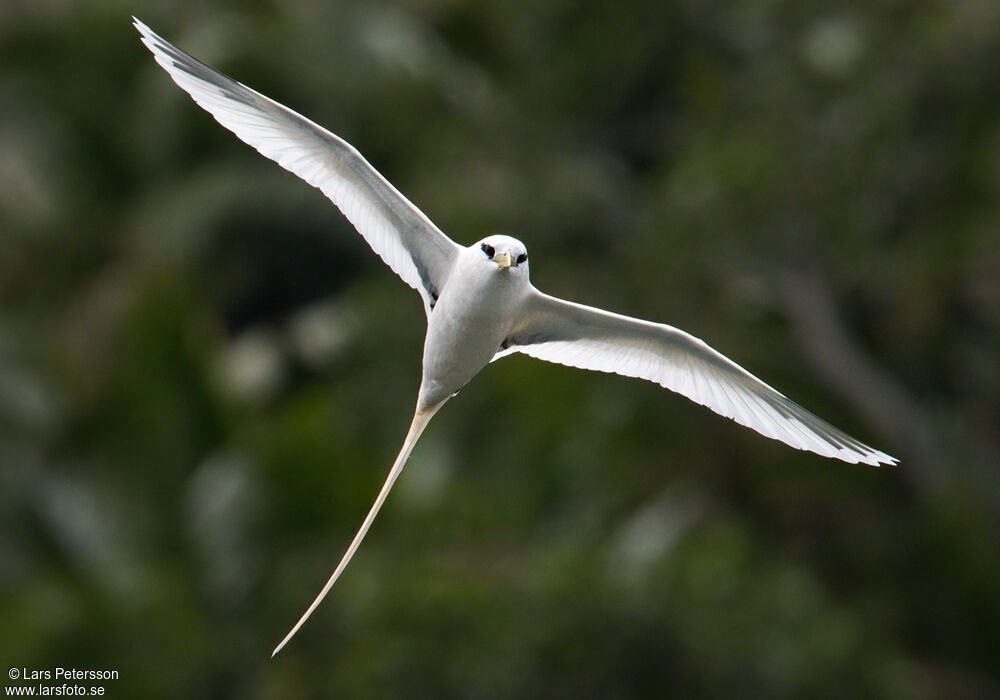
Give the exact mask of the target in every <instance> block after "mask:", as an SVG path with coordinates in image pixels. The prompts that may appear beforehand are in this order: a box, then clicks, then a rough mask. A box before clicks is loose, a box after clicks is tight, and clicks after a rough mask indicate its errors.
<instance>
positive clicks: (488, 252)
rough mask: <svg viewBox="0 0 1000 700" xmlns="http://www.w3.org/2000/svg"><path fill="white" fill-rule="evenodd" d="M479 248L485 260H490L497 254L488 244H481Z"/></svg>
mask: <svg viewBox="0 0 1000 700" xmlns="http://www.w3.org/2000/svg"><path fill="white" fill-rule="evenodd" d="M479 247H480V248H482V249H483V252H484V253H486V257H487V258H492V257H493V256H494V255H495V254H496V252H497V251H496V249H495V248H494V247H493V246H491V245H490V244H489V243H483V244H482V245H481V246H479Z"/></svg>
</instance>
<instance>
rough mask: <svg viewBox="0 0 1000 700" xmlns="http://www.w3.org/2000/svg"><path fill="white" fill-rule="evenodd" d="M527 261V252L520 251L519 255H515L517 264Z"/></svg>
mask: <svg viewBox="0 0 1000 700" xmlns="http://www.w3.org/2000/svg"><path fill="white" fill-rule="evenodd" d="M527 261H528V254H527V253H521V254H520V255H518V256H517V264H518V265H522V264H524V263H526V262H527Z"/></svg>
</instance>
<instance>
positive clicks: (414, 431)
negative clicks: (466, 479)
mask: <svg viewBox="0 0 1000 700" xmlns="http://www.w3.org/2000/svg"><path fill="white" fill-rule="evenodd" d="M442 405H444V402H442V403H439V404H438V405H436V406H432V407H431V408H428V409H426V410H423V411H421V410H420V409H419V408H418V409H417V412H416V413H414V415H413V422H412V423H410V430H409V432H408V433H407V434H406V440H404V441H403V448H402V449H401V450H400V451H399V455H398V456H397V457H396V461H395V462H394V463H393V465H392V469H390V470H389V476H387V477H386V478H385V483H384V484H382V490H381V491H379V492H378V496H377V497H376V498H375V503H373V504H372V507H371V510H369V511H368V517H366V518H365V521H364V522H363V523H361V529H359V530H358V534H356V535H355V536H354V539H353V540H352V541H351V545H350V546H349V547H348V548H347V551H346V552H344V556H343V557H342V558H341V560H340V563H339V564H337V568H336V569H334V572H333V574H331V575H330V578H329V580H328V581H327V582H326V585H325V586H323V590H321V591H320V592H319V595H318V596H316V600H314V601H313V602H312V605H310V606H309V608H308V609H307V610H306V611H305V612H304V613H302V617H300V618H299V621H298V622H296V623H295V626H294V627H292V629H291V631H290V632H289V633H288V634H286V635H285V638H284V639H282V640H281V644H279V645H278V646H276V647H275V648H274V651H273V652H271V657H272V658H273V657H274V655H275V654H277V653H278V652H279V651H281V650H282V649H283V648H284V646H285V645H286V644H288V642H289V641H290V640H291V638H292V637H294V636H295V633H296V632H298V631H299V628H300V627H302V625H303V624H305V621H306V620H308V619H309V616H310V615H312V614H313V611H314V610H316V608H317V607H319V604H320V603H321V602H323V599H324V598H325V597H326V594H327V593H329V592H330V589H331V588H333V584H334V583H336V582H337V579H338V578H340V575H341V574H342V573H343V572H344V569H346V568H347V565H348V564H349V563H350V561H351V558H352V557H353V556H354V553H355V552H356V551H358V546H359V545H360V544H361V540H363V539H364V538H365V535H366V534H368V528H370V527H371V525H372V523H373V522H374V521H375V516H376V515H378V512H379V510H380V509H381V508H382V504H383V503H385V497H386V496H388V495H389V491H390V490H391V489H392V485H393V484H395V483H396V478H397V477H398V476H399V474H400V472H402V471H403V467H404V466H405V465H406V460H407V459H409V457H410V452H412V451H413V446H414V445H416V444H417V440H418V439H419V438H420V434H421V433H422V432H424V428H426V427H427V424H428V423H429V422H430V420H431V418H433V417H434V414H435V413H437V411H438V409H439V408H441V406H442Z"/></svg>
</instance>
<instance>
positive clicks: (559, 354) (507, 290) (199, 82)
mask: <svg viewBox="0 0 1000 700" xmlns="http://www.w3.org/2000/svg"><path fill="white" fill-rule="evenodd" d="M133 20H134V24H135V27H136V29H138V30H139V32H140V33H141V34H142V42H143V43H144V44H145V45H146V46H147V47H148V48H149V50H150V51H152V53H153V56H154V57H155V58H156V62H157V63H159V64H160V66H162V67H163V69H164V70H166V71H167V73H168V74H169V75H170V77H171V78H172V79H173V81H174V82H175V83H177V85H179V86H180V87H181V88H182V89H183V90H185V91H186V92H187V93H188V94H189V95H191V97H192V98H194V101H195V102H197V103H198V104H199V105H200V106H201V107H202V108H203V109H205V110H206V111H207V112H209V113H210V114H211V115H212V116H213V117H215V119H216V120H217V121H218V122H219V123H220V124H222V125H223V126H224V127H226V128H227V129H229V130H230V131H232V132H233V133H234V134H236V136H237V137H239V138H240V139H241V140H243V141H245V142H246V143H248V144H250V145H251V146H253V147H254V148H256V149H257V150H258V151H260V153H261V154H263V155H265V156H267V157H268V158H270V159H271V160H273V161H275V162H277V163H278V164H279V165H281V166H282V167H283V168H285V169H286V170H289V171H291V172H293V173H295V174H296V175H298V176H299V177H300V178H302V179H303V180H305V181H306V182H308V183H309V184H310V185H313V186H314V187H317V188H319V189H320V190H322V191H323V193H324V194H325V195H326V196H327V197H329V198H330V200H331V201H332V202H333V203H334V204H335V205H337V207H339V208H340V211H341V212H343V214H344V216H346V217H347V218H348V219H349V220H350V222H351V223H352V224H354V226H355V228H357V230H358V232H360V233H361V235H362V236H363V237H364V239H365V241H366V242H367V243H368V245H369V246H371V248H372V250H374V251H375V253H376V254H377V255H378V256H379V257H380V258H382V260H384V261H385V262H386V264H387V265H389V267H390V268H392V270H393V271H394V272H395V273H396V274H397V275H399V276H400V277H402V278H403V281H404V282H406V283H407V284H408V285H410V286H411V287H413V288H414V289H416V290H417V292H419V293H420V296H421V298H422V299H423V302H424V311H425V312H426V314H427V336H426V338H425V340H424V359H423V377H422V379H421V382H420V392H419V394H418V397H417V407H416V411H415V413H414V416H413V421H412V423H411V424H410V429H409V432H408V433H407V435H406V439H405V440H404V441H403V447H402V449H401V450H400V452H399V455H398V456H397V457H396V461H395V462H394V463H393V465H392V469H391V470H390V471H389V475H388V477H386V480H385V484H383V486H382V489H381V491H379V494H378V497H377V498H376V499H375V503H374V504H373V505H372V507H371V510H370V511H369V512H368V516H367V517H366V518H365V520H364V522H363V523H362V524H361V528H360V529H359V530H358V533H357V535H355V537H354V540H353V541H352V542H351V544H350V546H349V547H348V548H347V552H345V553H344V555H343V558H342V559H341V560H340V563H339V564H338V565H337V568H336V570H335V571H334V572H333V574H332V575H331V576H330V578H329V580H328V581H327V582H326V585H325V586H323V590H321V591H320V593H319V595H318V596H317V597H316V599H315V600H314V601H313V602H312V604H311V605H310V606H309V608H308V609H307V610H306V611H305V613H304V614H303V615H302V617H301V618H300V619H299V621H298V622H297V623H296V624H295V626H294V627H293V628H292V629H291V631H290V632H289V633H288V634H287V635H286V636H285V638H284V639H283V640H282V641H281V643H280V644H279V645H278V646H277V647H276V648H275V650H274V652H273V654H272V656H273V655H274V654H277V653H278V652H279V651H280V650H281V649H282V647H284V646H285V644H287V643H288V641H289V640H290V639H291V638H292V636H293V635H294V634H295V633H296V632H297V631H298V630H299V628H300V627H301V626H302V624H303V623H304V622H305V621H306V620H307V619H308V618H309V616H310V615H311V614H312V612H313V611H314V610H315V609H316V607H317V606H318V605H319V604H320V601H322V600H323V598H324V597H325V596H326V594H327V592H328V591H329V590H330V588H331V587H332V586H333V584H334V582H336V580H337V578H338V577H339V576H340V574H341V573H342V572H343V571H344V569H345V568H346V567H347V564H348V562H350V560H351V557H352V556H354V553H355V551H357V549H358V545H360V544H361V540H362V539H363V538H364V536H365V534H366V533H367V532H368V528H369V527H370V526H371V524H372V521H374V520H375V516H376V515H377V514H378V512H379V509H380V508H381V507H382V503H383V502H384V501H385V498H386V495H388V493H389V490H390V489H391V488H392V485H393V484H394V483H395V481H396V478H397V477H398V476H399V473H400V472H401V471H402V469H403V465H404V464H406V460H407V458H408V457H409V455H410V452H411V451H412V450H413V446H414V445H415V444H416V442H417V439H418V438H419V437H420V434H421V433H422V432H423V430H424V428H425V427H427V423H428V422H429V421H430V419H431V417H433V415H434V414H435V413H436V412H437V411H438V409H440V408H441V406H443V405H444V404H445V402H446V401H447V400H448V399H449V398H451V397H452V396H454V395H455V393H456V392H458V390H459V389H461V388H462V387H463V386H465V384H466V383H467V382H468V381H469V380H470V379H472V378H473V377H474V376H475V375H476V374H477V373H478V372H479V371H480V370H481V369H483V368H484V367H485V366H486V365H487V364H489V363H490V362H492V361H494V360H497V359H499V358H501V357H504V356H505V355H509V354H510V353H514V352H521V353H524V354H525V355H530V356H531V357H536V358H538V359H540V360H547V361H549V362H556V363H559V364H563V365H569V366H571V367H579V368H581V369H592V370H597V371H600V372H612V373H615V374H621V375H624V376H626V377H638V378H640V379H646V380H649V381H651V382H656V383H657V384H659V385H661V386H663V387H666V388H667V389H670V390H672V391H676V392H678V393H680V394H683V395H684V396H686V397H688V398H689V399H691V400H692V401H695V402H696V403H699V404H701V405H703V406H707V407H708V408H710V409H712V410H713V411H715V412H716V413H718V414H720V415H723V416H726V417H727V418H732V419H733V420H734V421H736V422H737V423H739V424H741V425H745V426H746V427H748V428H752V429H753V430H756V431H757V432H758V433H760V434H761V435H764V436H766V437H769V438H774V439H775V440H780V441H781V442H784V443H785V444H787V445H790V446H792V447H794V448H796V449H799V450H809V451H811V452H815V453H816V454H819V455H823V456H824V457H834V458H836V459H841V460H843V461H845V462H851V463H858V462H864V463H865V464H873V465H878V464H895V463H896V462H897V461H898V460H896V459H895V458H894V457H890V456H889V455H887V454H886V453H884V452H881V451H879V450H876V449H873V448H871V447H868V446H867V445H865V444H863V443H861V442H859V441H858V440H855V439H854V438H852V437H851V436H850V435H847V434H846V433H844V432H843V431H841V430H838V429H837V428H835V427H833V426H832V425H830V424H829V423H827V422H826V421H824V420H822V419H820V418H818V417H817V416H815V415H813V414H812V413H810V412H809V411H807V410H805V409H804V408H802V407H801V406H799V405H798V404H796V403H794V402H792V401H791V400H790V399H788V398H786V397H785V396H784V394H781V393H780V392H778V391H777V390H775V389H773V388H771V387H770V386H768V385H767V384H765V383H764V382H762V381H760V380H759V379H757V378H756V377H754V376H753V375H752V374H750V373H749V372H747V371H746V370H745V369H743V368H742V367H740V366H739V365H737V364H736V363H735V362H732V361H731V360H729V359H728V358H726V357H724V356H723V355H721V354H719V353H718V352H716V351H715V350H713V349H712V348H710V347H709V346H708V345H706V344H705V343H704V342H702V341H701V340H699V339H698V338H695V337H694V336H691V335H688V334H687V333H685V332H684V331H682V330H679V329H677V328H674V327H672V326H668V325H665V324H662V323H652V322H650V321H643V320H640V319H637V318H630V317H628V316H622V315H619V314H615V313H611V312H610V311H603V310H601V309H595V308H592V307H589V306H583V305H582V304H575V303H573V302H570V301H563V300H562V299H557V298H555V297H552V296H549V295H547V294H543V293H542V292H540V291H538V290H537V289H535V287H534V286H533V285H532V284H531V282H529V281H528V252H527V250H526V249H525V247H524V244H523V243H521V241H519V240H517V239H516V238H511V237H510V236H500V235H495V236H488V237H487V238H484V239H482V240H481V241H479V242H477V243H474V244H473V245H471V246H469V247H467V248H466V247H462V246H460V245H458V244H457V243H455V242H454V241H452V240H451V239H450V238H448V237H447V236H446V235H445V234H444V233H442V232H441V231H440V230H439V229H438V228H437V226H435V225H434V224H433V223H432V222H431V220H430V219H428V218H427V216H425V215H424V213H423V212H421V211H420V210H419V209H417V208H416V207H415V206H413V204H411V203H410V201H409V200H408V199H406V197H404V196H403V195H402V194H400V193H399V191H398V190H397V189H396V188H395V187H393V186H392V185H391V184H390V183H389V182H388V181H387V180H386V179H385V178H384V177H382V176H381V175H380V174H379V173H378V172H377V171H376V170H375V169H374V168H373V167H372V166H371V165H369V163H368V161H366V160H365V159H364V158H363V157H362V156H361V154H360V153H359V152H358V151H357V150H356V149H355V148H354V147H353V146H351V145H350V144H349V143H347V142H346V141H344V140H343V139H341V138H340V137H338V136H336V135H335V134H332V133H330V132H329V131H327V130H326V129H324V128H323V127H321V126H319V125H318V124H314V123H313V122H311V121H309V120H308V119H306V118H305V117H303V116H302V115H300V114H297V113H296V112H293V111H292V110H290V109H288V108H287V107H285V106H283V105H280V104H278V103H277V102H275V101H273V100H271V99H269V98H267V97H265V96H264V95H262V94H260V93H259V92H256V91H255V90H252V89H250V88H248V87H247V86H246V85H243V84H242V83H238V82H236V81H235V80H232V79H231V78H228V77H226V76H225V75H223V74H221V73H219V72H217V71H215V70H213V69H212V68H209V67H208V66H206V65H205V64H203V63H201V62H200V61H198V60H196V59H194V58H192V57H191V56H189V55H188V54H186V53H184V52H183V51H181V50H180V49H177V48H176V47H174V46H173V45H171V44H170V43H168V42H167V41H165V40H164V39H162V38H161V37H160V36H158V35H157V34H156V33H154V32H153V31H152V30H151V29H150V28H149V27H147V26H146V25H145V24H143V23H142V22H140V21H139V20H137V19H135V18H134V17H133Z"/></svg>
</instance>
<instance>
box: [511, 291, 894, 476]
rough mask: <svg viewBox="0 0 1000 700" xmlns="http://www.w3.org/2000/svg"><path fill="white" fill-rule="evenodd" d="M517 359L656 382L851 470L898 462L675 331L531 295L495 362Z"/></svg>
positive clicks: (746, 424) (681, 332) (733, 363)
mask: <svg viewBox="0 0 1000 700" xmlns="http://www.w3.org/2000/svg"><path fill="white" fill-rule="evenodd" d="M512 352H521V353H524V354H525V355H529V356H531V357H535V358H538V359H540V360H546V361H548V362H555V363H558V364H563V365H568V366H570V367H578V368H581V369H590V370H596V371H599V372H610V373H614V374H620V375H623V376H626V377H636V378H639V379H645V380H648V381H651V382H655V383H657V384H659V385H661V386H663V387H665V388H667V389H670V390H672V391H676V392H678V393H680V394H683V395H684V396H686V397H688V398H689V399H691V400H692V401H695V402H696V403H699V404H701V405H703V406H706V407H708V408H710V409H712V410H713V411H715V412H716V413H718V414H720V415H723V416H726V417H727V418H731V419H733V420H734V421H736V422H737V423H739V424H740V425H744V426H746V427H748V428H751V429H753V430H756V431H757V432H758V433H760V434H761V435H764V436H766V437H769V438H773V439H775V440H780V441H781V442H784V443H785V444H787V445H790V446H791V447H794V448H796V449H800V450H808V451H811V452H815V453H817V454H820V455H823V456H825V457H833V458H836V459H841V460H843V461H845V462H851V463H858V462H863V463H865V464H873V465H878V464H895V463H896V462H897V461H898V460H896V459H895V458H894V457H890V456H889V455H887V454H886V453H884V452H881V451H879V450H876V449H874V448H872V447H869V446H867V445H865V444H864V443H862V442H860V441H858V440H856V439H854V438H853V437H851V436H850V435H848V434H847V433H845V432H843V431H841V430H839V429H837V428H835V427H834V426H832V425H830V424H829V423H827V422H826V421H824V420H822V419H821V418H819V417H817V416H816V415H814V414H812V413H810V412H809V411H807V410H806V409H804V408H802V407H801V406H799V405H798V404H796V403H795V402H793V401H791V400H790V399H789V398H788V397H786V396H785V395H784V394H782V393H780V392H779V391H777V390H776V389H774V388H773V387H771V386H769V385H767V384H765V383H764V382H762V381H761V380H759V379H757V378H756V377H755V376H753V375H752V374H750V373H749V372H747V371H746V370H745V369H743V368H742V367H740V366H739V365H737V364H736V363H735V362H733V361H732V360H729V359H728V358H726V357H725V356H723V355H722V354H720V353H718V352H716V351H715V350H713V349H712V348H711V347H709V346H708V345H706V344H705V343H704V342H703V341H701V340H699V339H698V338H695V337H694V336H692V335H689V334H687V333H685V332H684V331H682V330H679V329H677V328H674V327H673V326H668V325H665V324H661V323H651V322H649V321H642V320H640V319H636V318H630V317H628V316H622V315H620V314H614V313H611V312H608V311H602V310H601V309H595V308H593V307H589V306H584V305H582V304H575V303H573V302H569V301H563V300H562V299H557V298H555V297H551V296H549V295H547V294H542V293H541V292H538V291H537V290H534V289H532V293H531V294H530V295H529V296H528V299H527V301H526V302H525V305H524V308H523V311H522V314H521V317H520V320H519V322H518V324H517V325H516V326H515V328H514V329H513V330H512V332H511V334H510V336H509V337H508V338H507V340H506V341H505V342H504V350H502V351H501V352H500V353H498V354H497V358H499V357H502V356H504V355H507V354H509V353H512ZM497 358H495V359H497Z"/></svg>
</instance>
